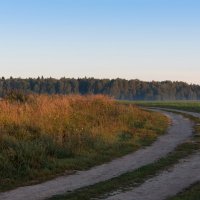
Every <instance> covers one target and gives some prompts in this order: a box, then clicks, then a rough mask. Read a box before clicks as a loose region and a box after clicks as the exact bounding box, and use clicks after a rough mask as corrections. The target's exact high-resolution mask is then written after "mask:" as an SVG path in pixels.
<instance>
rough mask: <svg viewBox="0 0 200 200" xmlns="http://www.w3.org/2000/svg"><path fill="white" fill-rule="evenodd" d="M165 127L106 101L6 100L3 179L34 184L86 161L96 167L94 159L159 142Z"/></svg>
mask: <svg viewBox="0 0 200 200" xmlns="http://www.w3.org/2000/svg"><path fill="white" fill-rule="evenodd" d="M166 124H167V120H166V118H165V117H163V116H161V115H159V114H155V113H149V112H145V111H142V110H140V109H139V108H137V107H136V106H133V105H130V106H127V105H121V104H118V103H117V102H115V101H114V100H112V99H110V98H108V97H106V96H102V95H97V96H94V95H89V96H78V95H72V96H61V95H59V96H58V95H53V96H47V95H46V96H45V95H42V96H36V95H32V96H31V95H30V96H29V97H28V98H27V101H26V102H18V101H7V100H3V101H0V169H1V170H0V178H1V180H5V179H6V180H8V179H10V180H12V179H19V177H20V178H21V177H23V176H26V177H28V178H29V179H33V178H34V176H37V175H38V174H40V175H41V170H43V171H44V170H46V173H51V171H53V170H56V169H57V168H59V169H60V168H61V169H64V168H68V167H69V168H76V165H77V163H79V162H80V160H81V159H80V157H81V156H82V158H83V157H84V159H85V158H87V160H86V161H84V159H83V163H79V164H80V165H81V164H82V165H83V166H85V164H84V162H88V163H93V164H95V161H94V160H92V159H94V158H95V157H96V158H97V157H99V160H101V159H102V160H104V159H105V155H106V156H107V157H106V159H107V158H111V157H112V156H116V155H120V153H118V154H117V153H116V152H118V151H119V152H123V151H124V149H126V148H127V147H131V148H133V146H134V145H135V146H137V145H140V144H142V143H145V141H149V140H152V139H155V137H156V136H157V135H158V134H160V133H161V132H163V131H164V130H165V128H166ZM128 151H130V148H129V149H128V150H127V152H128ZM124 153H125V151H124ZM102 154H104V155H102ZM122 154H123V153H122ZM103 156H104V157H103ZM73 159H74V160H75V161H74V160H73ZM76 159H77V160H76ZM63 160H65V162H63ZM72 160H73V161H72ZM97 160H98V159H97ZM60 161H61V162H60ZM70 162H75V163H70ZM79 164H78V165H79ZM77 168H81V166H77ZM0 184H3V183H2V182H1V181H0ZM0 188H1V187H0Z"/></svg>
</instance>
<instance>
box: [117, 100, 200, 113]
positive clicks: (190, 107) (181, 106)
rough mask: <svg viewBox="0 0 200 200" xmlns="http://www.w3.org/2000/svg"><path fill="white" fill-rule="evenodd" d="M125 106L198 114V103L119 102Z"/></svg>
mask: <svg viewBox="0 0 200 200" xmlns="http://www.w3.org/2000/svg"><path fill="white" fill-rule="evenodd" d="M119 102H120V103H125V104H135V105H139V106H147V107H162V108H173V109H178V110H185V111H191V112H198V113H200V101H119Z"/></svg>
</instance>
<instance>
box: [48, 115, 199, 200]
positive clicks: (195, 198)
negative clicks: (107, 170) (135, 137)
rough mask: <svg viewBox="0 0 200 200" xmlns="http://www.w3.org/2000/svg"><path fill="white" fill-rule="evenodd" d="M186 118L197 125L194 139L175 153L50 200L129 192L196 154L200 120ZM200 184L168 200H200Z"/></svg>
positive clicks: (87, 198) (80, 199) (85, 198)
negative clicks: (181, 160)
mask: <svg viewBox="0 0 200 200" xmlns="http://www.w3.org/2000/svg"><path fill="white" fill-rule="evenodd" d="M182 115H184V116H185V117H187V118H189V119H191V120H192V121H194V123H195V124H196V125H195V126H194V135H193V137H192V138H191V139H190V140H188V141H186V142H185V143H183V144H181V145H179V146H178V147H177V148H176V149H175V150H174V151H173V152H171V153H169V154H168V155H167V156H166V157H164V158H161V159H159V160H158V161H156V162H154V163H152V164H148V165H146V166H143V167H141V168H139V169H137V170H134V171H132V172H128V173H125V174H122V175H121V176H119V177H116V178H113V179H110V180H108V181H103V182H101V183H97V184H95V185H92V186H89V187H85V188H81V189H78V190H75V191H74V192H71V193H67V194H65V195H58V196H54V197H52V198H50V200H89V199H95V198H97V199H98V198H104V197H107V196H108V195H112V193H115V192H116V191H117V192H120V191H121V192H123V191H128V190H130V189H133V188H134V187H137V186H139V185H141V184H142V183H144V182H145V181H146V180H147V179H149V178H152V177H154V176H155V175H157V174H158V173H160V172H162V171H163V170H167V169H169V168H170V167H172V166H173V165H174V164H176V163H177V162H179V160H180V159H183V158H185V157H187V156H189V155H192V154H194V153H195V152H197V151H199V150H200V126H199V125H198V124H199V123H200V119H199V118H196V117H192V116H190V115H187V114H182ZM199 188H200V184H195V185H194V186H191V187H190V188H189V189H188V190H186V191H184V192H182V193H180V194H179V195H177V196H176V197H173V198H169V199H168V200H179V199H181V200H199V199H200V192H199Z"/></svg>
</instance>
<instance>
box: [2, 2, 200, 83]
mask: <svg viewBox="0 0 200 200" xmlns="http://www.w3.org/2000/svg"><path fill="white" fill-rule="evenodd" d="M42 75H43V76H44V77H50V76H51V77H54V78H60V77H69V78H72V77H74V78H78V77H95V78H118V77H119V78H125V79H140V80H145V81H151V80H155V81H162V80H172V81H177V80H178V81H186V82H188V83H196V84H200V78H199V75H200V1H199V0H0V76H5V77H10V76H13V77H22V78H26V77H38V76H42Z"/></svg>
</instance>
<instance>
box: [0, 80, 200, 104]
mask: <svg viewBox="0 0 200 200" xmlns="http://www.w3.org/2000/svg"><path fill="white" fill-rule="evenodd" d="M12 90H19V91H23V92H26V93H37V94H63V95H67V94H82V95H84V94H105V95H109V96H112V97H114V98H116V99H124V100H200V86H199V85H190V84H187V83H184V82H171V81H163V82H157V81H152V82H144V81H140V80H137V79H136V80H125V79H119V78H118V79H112V80H110V79H94V78H80V79H73V78H61V79H54V78H43V77H38V78H35V79H33V78H28V79H21V78H12V77H11V78H9V79H5V78H4V77H2V78H0V97H4V96H5V95H6V94H7V93H8V92H10V91H12Z"/></svg>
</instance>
